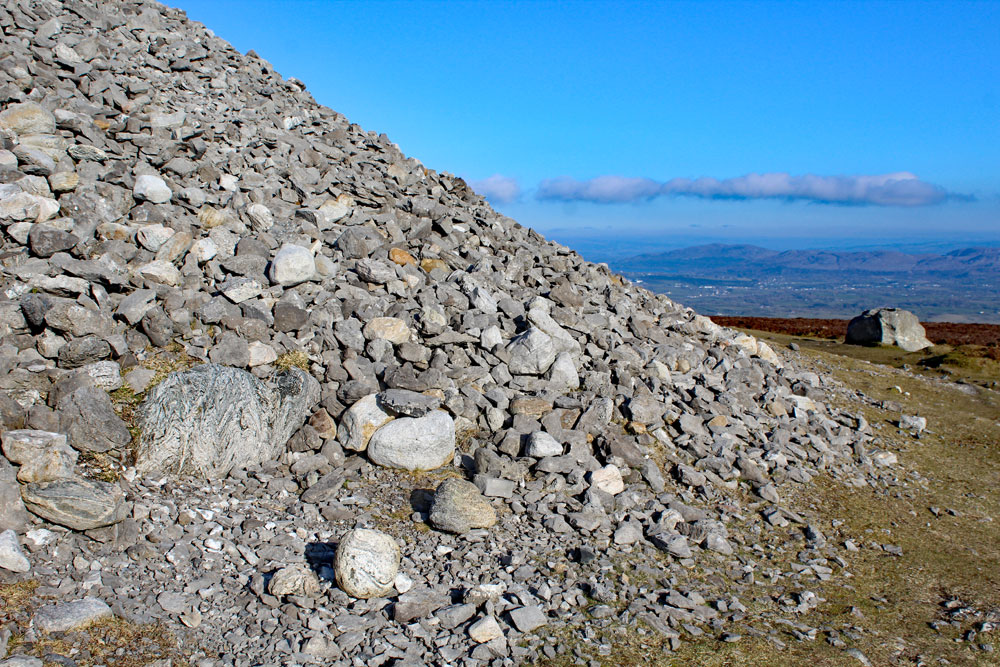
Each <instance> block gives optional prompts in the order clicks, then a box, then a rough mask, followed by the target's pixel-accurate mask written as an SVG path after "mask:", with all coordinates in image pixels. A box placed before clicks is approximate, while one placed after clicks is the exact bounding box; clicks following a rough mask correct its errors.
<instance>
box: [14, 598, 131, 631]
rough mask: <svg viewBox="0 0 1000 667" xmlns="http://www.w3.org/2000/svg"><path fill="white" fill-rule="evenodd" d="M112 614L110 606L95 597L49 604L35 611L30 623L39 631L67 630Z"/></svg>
mask: <svg viewBox="0 0 1000 667" xmlns="http://www.w3.org/2000/svg"><path fill="white" fill-rule="evenodd" d="M111 616H113V614H112V612H111V607H109V606H108V605H107V603H105V602H104V601H103V600H98V599H97V598H84V599H82V600H74V601H73V602H61V603H59V604H50V605H46V606H44V607H42V608H40V609H39V610H38V611H36V612H35V617H34V619H33V620H32V623H33V624H34V626H35V629H36V630H38V631H39V632H44V633H49V632H68V631H70V630H73V629H74V628H79V627H80V626H82V625H89V624H90V623H93V622H95V621H99V620H101V619H103V618H110V617H111Z"/></svg>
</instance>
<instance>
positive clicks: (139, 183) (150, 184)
mask: <svg viewBox="0 0 1000 667" xmlns="http://www.w3.org/2000/svg"><path fill="white" fill-rule="evenodd" d="M132 195H133V196H134V197H135V198H136V199H138V200H139V201H148V202H151V203H153V204H166V203H167V202H168V201H170V197H171V195H172V193H171V191H170V187H169V186H168V185H167V182H166V181H164V180H163V179H162V178H160V177H159V176H153V175H152V174H143V175H142V176H139V177H138V178H136V179H135V187H133V188H132Z"/></svg>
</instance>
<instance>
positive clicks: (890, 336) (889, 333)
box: [845, 308, 933, 352]
mask: <svg viewBox="0 0 1000 667" xmlns="http://www.w3.org/2000/svg"><path fill="white" fill-rule="evenodd" d="M845 342H847V343H850V344H854V345H896V346H898V347H900V348H902V349H904V350H906V351H907V352H916V351H917V350H922V349H924V348H925V347H930V346H931V345H933V343H931V341H929V340H928V339H927V332H926V331H925V330H924V327H923V326H921V324H920V321H919V320H918V319H917V316H916V315H914V314H913V313H911V312H910V311H908V310H902V309H900V308H874V309H872V310H866V311H865V312H863V313H861V314H860V315H858V316H857V317H855V318H854V319H852V320H851V321H850V322H848V324H847V337H846V340H845Z"/></svg>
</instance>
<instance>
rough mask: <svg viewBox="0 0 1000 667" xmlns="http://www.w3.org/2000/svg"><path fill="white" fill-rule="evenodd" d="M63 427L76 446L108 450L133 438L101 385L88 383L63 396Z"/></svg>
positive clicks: (90, 450)
mask: <svg viewBox="0 0 1000 667" xmlns="http://www.w3.org/2000/svg"><path fill="white" fill-rule="evenodd" d="M57 408H58V410H59V428H60V430H61V431H62V432H63V433H65V434H66V438H67V440H68V441H69V444H70V446H71V447H73V449H76V450H78V451H81V452H106V451H108V450H111V449H119V448H121V447H124V446H125V445H127V444H129V442H131V441H132V434H131V433H129V431H128V427H127V426H126V425H125V422H123V421H122V420H121V418H120V417H119V416H118V415H117V414H115V410H114V408H113V407H112V406H111V399H109V398H108V395H107V393H106V392H104V391H103V390H101V389H98V388H97V387H93V386H84V387H80V388H79V389H76V390H75V391H72V392H69V393H67V394H64V395H62V396H60V397H59V401H58V403H57Z"/></svg>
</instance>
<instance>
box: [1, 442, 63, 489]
mask: <svg viewBox="0 0 1000 667" xmlns="http://www.w3.org/2000/svg"><path fill="white" fill-rule="evenodd" d="M0 438H2V442H3V453H4V456H6V457H7V458H8V459H9V460H10V461H11V462H12V463H17V464H18V465H20V466H21V467H20V469H19V470H18V471H17V479H18V480H19V481H21V482H24V483H28V482H51V481H54V480H57V479H65V478H67V477H72V476H73V469H74V467H75V466H76V460H77V457H79V453H77V452H76V451H74V450H73V449H72V448H71V447H70V446H69V445H67V444H66V436H65V435H63V434H61V433H52V432H50V431H35V430H16V431H5V432H4V433H3V435H2V436H0Z"/></svg>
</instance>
